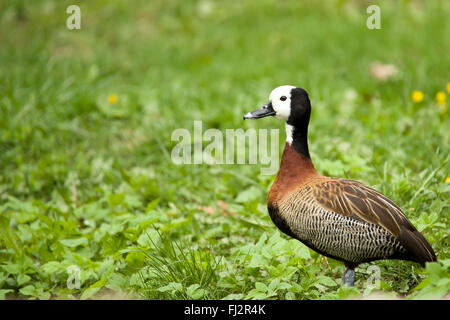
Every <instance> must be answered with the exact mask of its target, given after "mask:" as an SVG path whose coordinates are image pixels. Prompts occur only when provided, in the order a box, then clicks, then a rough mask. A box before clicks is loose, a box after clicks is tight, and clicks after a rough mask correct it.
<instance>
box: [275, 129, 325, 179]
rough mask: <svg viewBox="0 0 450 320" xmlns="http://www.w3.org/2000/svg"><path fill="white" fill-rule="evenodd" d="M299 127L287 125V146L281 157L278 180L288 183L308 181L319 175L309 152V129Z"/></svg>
mask: <svg viewBox="0 0 450 320" xmlns="http://www.w3.org/2000/svg"><path fill="white" fill-rule="evenodd" d="M303 128H304V129H303V130H302V129H299V128H298V127H295V126H292V125H289V124H287V123H286V145H285V146H284V151H283V155H282V157H281V164H280V171H279V172H278V178H279V179H282V180H284V181H286V182H287V183H300V182H302V181H306V180H307V178H308V177H310V176H311V175H318V173H317V171H316V169H315V168H314V165H313V163H312V161H311V157H310V156H309V151H308V141H307V135H308V134H307V132H308V127H307V126H305V127H303Z"/></svg>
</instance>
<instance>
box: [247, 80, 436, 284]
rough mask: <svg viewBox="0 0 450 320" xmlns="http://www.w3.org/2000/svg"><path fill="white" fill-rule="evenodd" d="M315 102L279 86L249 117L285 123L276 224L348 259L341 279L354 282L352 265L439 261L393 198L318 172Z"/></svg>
mask: <svg viewBox="0 0 450 320" xmlns="http://www.w3.org/2000/svg"><path fill="white" fill-rule="evenodd" d="M310 114H311V104H310V101H309V97H308V94H307V92H306V91H305V90H304V89H302V88H297V87H293V86H281V87H278V88H276V89H274V90H273V91H272V92H271V93H270V97H269V102H268V103H267V104H265V105H264V106H262V107H261V108H260V109H258V110H255V111H253V112H249V113H247V114H245V115H244V120H245V119H259V118H263V117H267V116H274V117H275V118H277V119H280V120H284V121H286V136H287V139H286V145H285V147H284V151H283V155H282V157H281V165H280V170H279V172H278V175H277V177H276V179H275V181H274V183H273V185H272V187H271V188H270V192H269V196H268V199H267V208H268V211H269V215H270V217H271V219H272V221H273V223H274V224H275V225H276V226H277V227H278V228H279V229H280V230H281V231H282V232H284V233H285V234H287V235H289V236H291V237H293V238H295V239H298V240H300V241H301V242H302V243H304V244H305V245H306V246H308V247H309V248H311V249H312V250H314V251H316V252H318V253H320V254H322V255H324V256H327V257H330V258H333V259H336V260H339V261H342V262H344V264H345V266H346V269H345V271H344V273H343V275H342V283H343V284H346V285H348V286H353V285H354V282H355V271H354V268H355V267H356V266H358V265H359V264H360V263H364V262H370V261H374V260H380V259H401V260H410V261H415V262H418V263H420V264H421V265H422V266H424V265H425V262H427V261H436V255H435V253H434V251H433V248H432V247H431V246H430V244H429V243H428V241H427V240H426V239H425V237H424V236H423V235H422V234H421V233H420V232H419V231H417V229H416V228H415V227H414V226H413V225H412V224H411V222H410V221H409V220H408V218H407V217H406V216H405V214H404V213H403V212H402V210H401V209H400V208H399V207H398V206H397V205H396V204H395V203H394V202H392V200H390V199H389V198H387V197H386V196H384V195H382V194H381V193H379V192H378V191H376V190H374V189H372V188H369V187H367V186H365V185H364V184H362V183H360V182H357V181H354V180H347V179H340V178H332V177H324V176H321V175H319V174H318V173H317V171H316V169H315V168H314V165H313V163H312V162H311V158H310V156H309V152H308V141H307V133H308V123H309V117H310Z"/></svg>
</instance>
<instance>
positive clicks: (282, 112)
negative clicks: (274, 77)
mask: <svg viewBox="0 0 450 320" xmlns="http://www.w3.org/2000/svg"><path fill="white" fill-rule="evenodd" d="M294 88H295V87H294V86H281V87H277V88H275V89H273V90H272V92H271V93H270V96H269V100H270V101H271V102H272V107H273V110H275V118H277V119H280V120H284V121H287V119H288V118H289V115H290V114H291V90H292V89H294ZM285 98H286V99H285Z"/></svg>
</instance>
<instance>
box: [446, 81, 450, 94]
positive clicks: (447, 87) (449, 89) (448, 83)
mask: <svg viewBox="0 0 450 320" xmlns="http://www.w3.org/2000/svg"><path fill="white" fill-rule="evenodd" d="M446 89H447V92H448V94H450V81H449V82H447V86H446Z"/></svg>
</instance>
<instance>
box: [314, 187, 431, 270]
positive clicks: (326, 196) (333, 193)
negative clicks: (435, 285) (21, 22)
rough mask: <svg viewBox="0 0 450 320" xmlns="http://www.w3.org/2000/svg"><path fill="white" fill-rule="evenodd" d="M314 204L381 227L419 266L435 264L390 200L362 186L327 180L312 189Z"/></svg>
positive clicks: (427, 246) (421, 239) (428, 249)
mask: <svg viewBox="0 0 450 320" xmlns="http://www.w3.org/2000/svg"><path fill="white" fill-rule="evenodd" d="M314 195H315V198H316V199H317V201H318V202H319V203H320V204H321V205H322V206H323V207H324V208H325V209H327V210H330V211H333V212H336V213H339V214H342V215H344V216H348V217H352V218H354V219H357V220H362V221H365V222H369V223H374V224H378V225H380V226H382V227H383V228H384V229H386V230H387V231H388V232H390V233H391V234H393V235H394V236H396V237H397V238H398V240H399V241H400V243H401V244H402V245H403V246H404V247H405V249H407V250H408V251H409V252H410V253H411V254H412V256H413V258H414V260H415V261H417V262H420V263H422V264H423V263H424V262H425V261H436V255H435V253H434V251H433V249H432V247H431V246H430V244H429V243H428V241H427V240H426V239H425V238H424V236H423V235H422V234H421V233H420V232H419V231H417V229H416V228H415V227H414V226H413V225H412V223H411V222H410V221H409V220H408V218H407V217H406V216H405V214H404V213H403V212H402V210H401V209H400V208H399V207H398V206H397V205H396V204H395V203H394V202H393V201H392V200H390V199H389V198H387V197H386V196H384V195H383V194H381V193H379V192H378V191H376V190H374V189H372V188H369V187H367V186H365V185H364V184H362V183H360V182H358V181H354V180H346V179H330V180H327V181H325V182H322V183H320V184H319V185H317V187H316V188H314Z"/></svg>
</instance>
